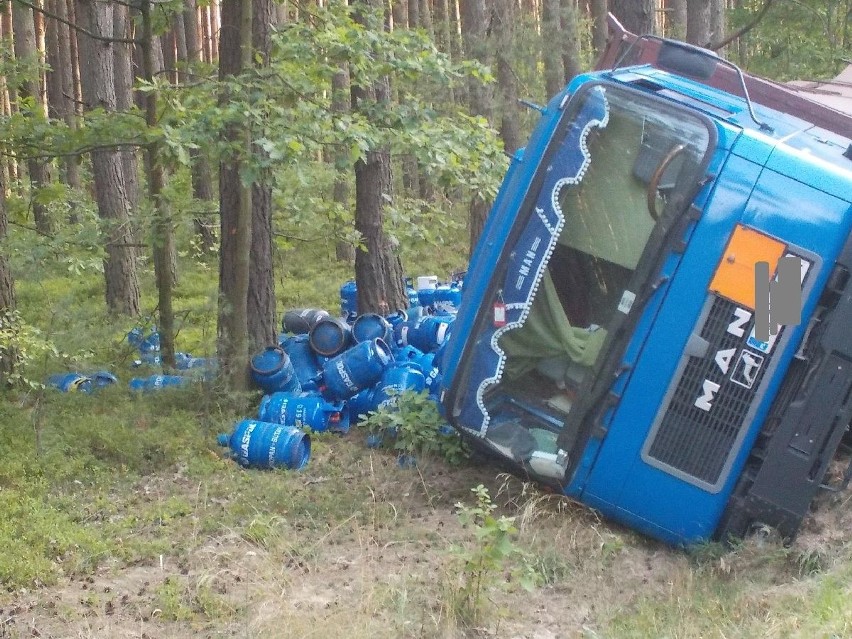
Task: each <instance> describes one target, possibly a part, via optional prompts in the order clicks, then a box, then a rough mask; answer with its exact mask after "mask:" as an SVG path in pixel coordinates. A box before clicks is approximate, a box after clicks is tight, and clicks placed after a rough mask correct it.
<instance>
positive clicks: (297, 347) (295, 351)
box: [281, 335, 322, 391]
mask: <svg viewBox="0 0 852 639" xmlns="http://www.w3.org/2000/svg"><path fill="white" fill-rule="evenodd" d="M281 347H282V348H283V349H284V351H285V352H286V353H287V355H289V356H290V362H291V363H292V364H293V369H294V370H295V371H296V377H297V378H298V379H299V385H300V386H301V387H302V390H303V391H315V390H318V389H319V386H320V383H319V382H320V380H321V379H322V367H321V366H320V363H319V360H318V359H317V355H316V353H314V350H313V349H312V348H311V344H310V342H309V341H308V336H307V335H293V336H292V337H288V338H287V339H286V340H284V343H283V344H282V345H281Z"/></svg>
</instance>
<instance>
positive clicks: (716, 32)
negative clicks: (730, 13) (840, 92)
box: [709, 0, 852, 53]
mask: <svg viewBox="0 0 852 639" xmlns="http://www.w3.org/2000/svg"><path fill="white" fill-rule="evenodd" d="M850 19H852V16H850ZM726 32H727V16H726V15H725V0H711V2H710V40H709V42H710V44H715V43H717V42H722V41H723V40H724V39H725V35H726ZM723 52H724V50H722V51H719V53H723Z"/></svg>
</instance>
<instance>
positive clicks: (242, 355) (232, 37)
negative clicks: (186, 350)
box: [218, 0, 252, 390]
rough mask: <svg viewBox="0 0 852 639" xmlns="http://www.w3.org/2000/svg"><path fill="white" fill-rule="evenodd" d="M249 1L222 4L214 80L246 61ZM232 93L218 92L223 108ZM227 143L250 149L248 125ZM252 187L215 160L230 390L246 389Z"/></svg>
mask: <svg viewBox="0 0 852 639" xmlns="http://www.w3.org/2000/svg"><path fill="white" fill-rule="evenodd" d="M251 9H252V0H224V2H223V5H222V28H221V48H220V53H221V56H220V59H219V78H220V80H225V79H227V78H228V77H229V76H233V75H237V74H239V73H240V71H241V70H242V69H244V68H248V67H249V66H250V65H251V46H249V43H250V42H251V39H252V29H251ZM230 99H231V96H229V95H228V93H227V92H226V91H225V90H223V92H222V93H221V94H220V96H219V102H220V104H221V105H222V106H224V105H226V104H228V102H229V101H230ZM225 138H226V141H227V142H228V143H230V144H234V143H238V144H241V145H242V146H243V148H244V150H245V151H249V150H250V148H251V131H250V127H248V126H243V127H237V126H231V127H229V129H228V130H227V131H226V133H225ZM251 199H252V189H251V187H250V186H248V187H247V186H245V185H243V184H242V182H241V180H240V165H239V162H238V161H237V160H236V159H232V158H225V159H223V160H222V161H221V162H220V164H219V219H220V224H221V232H220V234H219V242H220V249H219V317H218V353H219V362H220V371H221V373H222V374H223V375H224V376H225V379H226V380H227V381H228V383H229V385H230V386H231V388H234V389H236V390H244V389H246V388H248V316H247V309H248V291H249V271H250V265H249V260H250V253H251V244H252V229H251V226H252V205H251Z"/></svg>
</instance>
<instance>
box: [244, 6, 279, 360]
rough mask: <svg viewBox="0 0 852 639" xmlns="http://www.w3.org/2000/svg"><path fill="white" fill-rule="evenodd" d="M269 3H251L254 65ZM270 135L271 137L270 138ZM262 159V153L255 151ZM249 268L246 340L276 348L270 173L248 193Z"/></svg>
mask: <svg viewBox="0 0 852 639" xmlns="http://www.w3.org/2000/svg"><path fill="white" fill-rule="evenodd" d="M271 25H272V2H271V0H252V48H253V49H254V60H255V65H256V66H260V67H264V66H267V65H268V64H269V51H270V47H271V42H270V27H271ZM270 135H271V134H270ZM254 154H255V155H256V156H258V157H261V156H262V155H263V154H264V152H263V151H262V150H261V149H260V148H259V147H255V148H254ZM251 209H252V220H251V268H250V270H249V290H248V338H249V346H250V348H251V349H252V350H256V349H260V348H263V347H264V346H268V345H269V344H276V343H277V341H276V337H277V334H278V331H277V322H276V321H275V319H276V318H275V272H274V265H273V259H272V249H273V245H272V186H271V185H270V175H269V170H264V171H262V172H261V174H260V179H259V180H258V181H257V182H255V183H254V184H253V185H252V193H251Z"/></svg>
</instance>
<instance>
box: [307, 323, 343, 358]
mask: <svg viewBox="0 0 852 639" xmlns="http://www.w3.org/2000/svg"><path fill="white" fill-rule="evenodd" d="M308 339H309V341H310V344H311V348H312V349H314V352H315V353H317V354H318V355H325V356H326V357H334V356H335V355H339V354H340V353H342V352H343V351H345V350H346V349H347V348H349V346H350V344H351V343H352V329H351V328H350V327H349V325H348V324H347V323H346V322H345V321H344V320H342V319H340V318H336V317H324V318H322V319H321V320H319V321H318V322H317V323H316V324H315V325H314V327H313V328H312V329H311V332H310V333H309V336H308Z"/></svg>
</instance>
